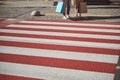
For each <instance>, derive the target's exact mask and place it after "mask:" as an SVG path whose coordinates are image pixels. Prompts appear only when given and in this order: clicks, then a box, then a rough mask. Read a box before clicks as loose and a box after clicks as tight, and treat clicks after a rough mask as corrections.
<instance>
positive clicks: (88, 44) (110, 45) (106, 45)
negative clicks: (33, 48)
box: [0, 36, 120, 49]
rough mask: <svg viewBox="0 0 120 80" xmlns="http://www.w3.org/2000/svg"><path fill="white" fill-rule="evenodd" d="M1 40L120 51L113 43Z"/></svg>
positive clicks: (119, 47)
mask: <svg viewBox="0 0 120 80" xmlns="http://www.w3.org/2000/svg"><path fill="white" fill-rule="evenodd" d="M0 40H5V41H18V42H30V43H42V44H55V45H65V46H66V45H67V46H83V47H94V48H107V49H120V45H119V44H113V43H97V42H83V41H68V40H55V39H38V38H24V37H11V36H0Z"/></svg>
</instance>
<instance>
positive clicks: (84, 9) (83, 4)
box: [80, 2, 87, 13]
mask: <svg viewBox="0 0 120 80" xmlns="http://www.w3.org/2000/svg"><path fill="white" fill-rule="evenodd" d="M80 12H81V13H87V3H86V2H80Z"/></svg>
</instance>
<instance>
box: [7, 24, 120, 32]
mask: <svg viewBox="0 0 120 80" xmlns="http://www.w3.org/2000/svg"><path fill="white" fill-rule="evenodd" d="M7 27H20V28H37V29H55V30H74V31H93V32H112V33H120V30H112V29H94V28H71V27H62V26H56V27H53V26H37V25H20V24H19V25H17V24H11V25H8V26H7Z"/></svg>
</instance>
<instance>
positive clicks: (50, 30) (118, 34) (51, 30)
mask: <svg viewBox="0 0 120 80" xmlns="http://www.w3.org/2000/svg"><path fill="white" fill-rule="evenodd" d="M5 29H10V30H28V31H46V32H64V33H78V34H96V35H113V36H120V33H111V32H94V31H75V30H57V29H56V30H55V29H40V28H39V29H36V28H17V27H16V28H14V27H5Z"/></svg>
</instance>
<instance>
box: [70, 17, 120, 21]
mask: <svg viewBox="0 0 120 80" xmlns="http://www.w3.org/2000/svg"><path fill="white" fill-rule="evenodd" d="M119 18H120V16H108V17H104V16H86V17H81V18H77V19H76V18H74V17H71V18H70V20H73V21H79V20H80V21H81V20H82V21H84V20H103V19H119Z"/></svg>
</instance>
